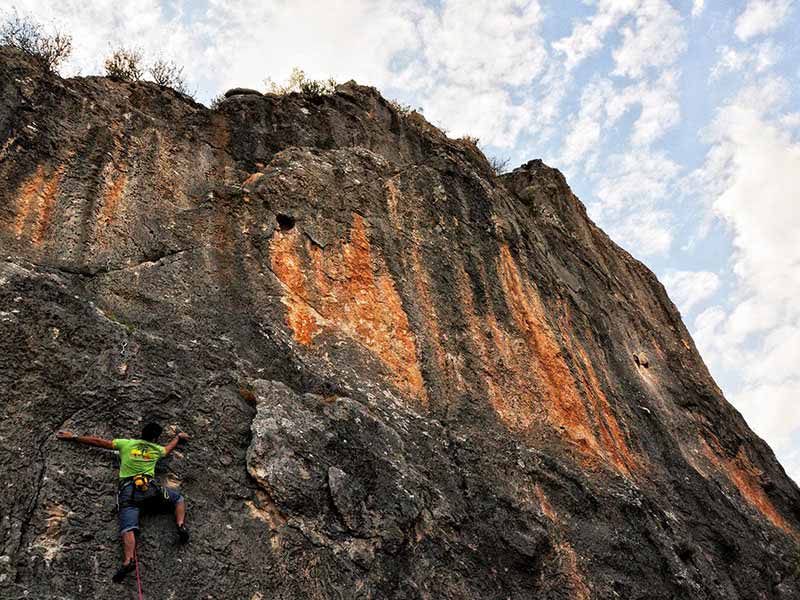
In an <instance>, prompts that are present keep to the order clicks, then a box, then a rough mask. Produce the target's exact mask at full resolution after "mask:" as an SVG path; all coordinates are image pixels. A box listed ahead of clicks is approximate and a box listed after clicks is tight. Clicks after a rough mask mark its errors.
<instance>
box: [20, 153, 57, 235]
mask: <svg viewBox="0 0 800 600" xmlns="http://www.w3.org/2000/svg"><path fill="white" fill-rule="evenodd" d="M63 174H64V165H60V166H59V167H58V168H56V169H54V170H53V171H51V172H50V173H46V171H45V168H44V167H43V166H41V165H39V166H38V167H37V168H36V172H35V173H34V174H33V175H32V176H31V177H30V178H29V179H28V180H27V181H25V182H24V183H23V184H22V185H21V186H20V188H19V192H18V194H17V215H16V218H15V219H14V235H15V236H16V237H17V239H19V238H21V237H22V234H23V233H24V231H25V229H26V224H27V223H28V221H29V220H31V213H32V212H33V210H34V207H35V210H36V212H35V216H34V217H33V219H34V222H33V223H32V225H31V229H30V237H31V241H32V242H33V243H34V244H35V245H37V246H38V245H39V244H41V243H42V242H43V241H44V238H45V237H46V235H47V231H48V229H49V227H50V218H51V216H52V213H53V208H54V206H55V202H56V195H57V193H58V185H59V183H61V177H62V175H63Z"/></svg>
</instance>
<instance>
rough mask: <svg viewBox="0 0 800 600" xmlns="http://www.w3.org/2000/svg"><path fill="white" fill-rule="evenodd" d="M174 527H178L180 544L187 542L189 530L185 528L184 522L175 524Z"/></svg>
mask: <svg viewBox="0 0 800 600" xmlns="http://www.w3.org/2000/svg"><path fill="white" fill-rule="evenodd" d="M175 527H176V528H177V529H178V541H179V542H180V543H181V544H185V543H186V542H188V541H189V530H188V529H186V524H185V523H184V524H183V525H176V526H175Z"/></svg>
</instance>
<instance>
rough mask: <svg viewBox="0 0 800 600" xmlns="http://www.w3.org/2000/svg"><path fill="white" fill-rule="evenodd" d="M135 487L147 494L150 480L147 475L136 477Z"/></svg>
mask: <svg viewBox="0 0 800 600" xmlns="http://www.w3.org/2000/svg"><path fill="white" fill-rule="evenodd" d="M133 485H135V486H136V489H137V490H139V491H140V492H146V491H147V488H148V479H147V477H146V476H145V475H134V476H133Z"/></svg>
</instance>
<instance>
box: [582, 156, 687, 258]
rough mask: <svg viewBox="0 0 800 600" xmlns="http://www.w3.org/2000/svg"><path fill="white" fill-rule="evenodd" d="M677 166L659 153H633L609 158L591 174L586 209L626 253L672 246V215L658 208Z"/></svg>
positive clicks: (653, 251)
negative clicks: (591, 188)
mask: <svg viewBox="0 0 800 600" xmlns="http://www.w3.org/2000/svg"><path fill="white" fill-rule="evenodd" d="M679 173H680V167H679V166H678V165H677V164H676V163H674V162H673V161H672V160H670V159H668V158H667V157H666V156H664V155H663V154H660V153H654V152H650V151H645V150H635V151H631V152H630V153H628V154H622V155H615V156H611V157H610V158H609V160H608V161H607V162H606V164H605V165H604V170H603V173H602V175H595V182H594V184H595V194H596V196H597V198H598V200H597V201H595V202H590V203H589V205H588V209H589V211H590V212H591V214H592V217H593V218H595V219H596V220H597V221H598V222H599V224H600V225H601V226H602V227H604V228H605V229H606V230H607V231H608V233H609V235H610V236H611V237H612V238H614V240H615V241H617V242H619V243H620V244H622V245H623V246H625V247H626V248H628V249H629V250H631V251H633V252H634V253H637V254H639V255H644V256H650V255H657V254H663V253H665V252H667V251H668V250H669V248H670V246H671V244H672V215H671V214H670V213H669V212H668V211H665V210H663V209H661V208H659V205H660V204H661V203H663V201H664V200H665V198H666V197H667V196H668V194H669V191H670V189H671V187H672V186H673V184H674V182H675V181H676V178H677V177H678V175H679Z"/></svg>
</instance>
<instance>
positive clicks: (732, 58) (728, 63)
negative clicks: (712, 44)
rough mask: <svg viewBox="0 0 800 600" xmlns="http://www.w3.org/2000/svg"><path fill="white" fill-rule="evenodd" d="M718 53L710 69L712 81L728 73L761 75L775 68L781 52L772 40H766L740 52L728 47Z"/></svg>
mask: <svg viewBox="0 0 800 600" xmlns="http://www.w3.org/2000/svg"><path fill="white" fill-rule="evenodd" d="M718 53H719V60H718V61H717V64H716V65H714V67H712V69H711V77H712V79H718V78H720V77H721V76H723V75H726V74H728V73H738V72H741V71H746V72H748V73H763V72H764V71H766V70H768V69H770V68H771V67H773V66H775V64H776V63H777V62H778V61H779V60H780V59H781V56H782V54H783V51H782V49H781V48H780V46H778V45H777V44H775V43H774V42H773V41H772V40H767V41H765V42H762V43H761V44H758V45H757V46H752V47H751V48H749V49H742V50H737V49H736V48H732V47H730V46H722V47H721V48H720V49H719V50H718Z"/></svg>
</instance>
